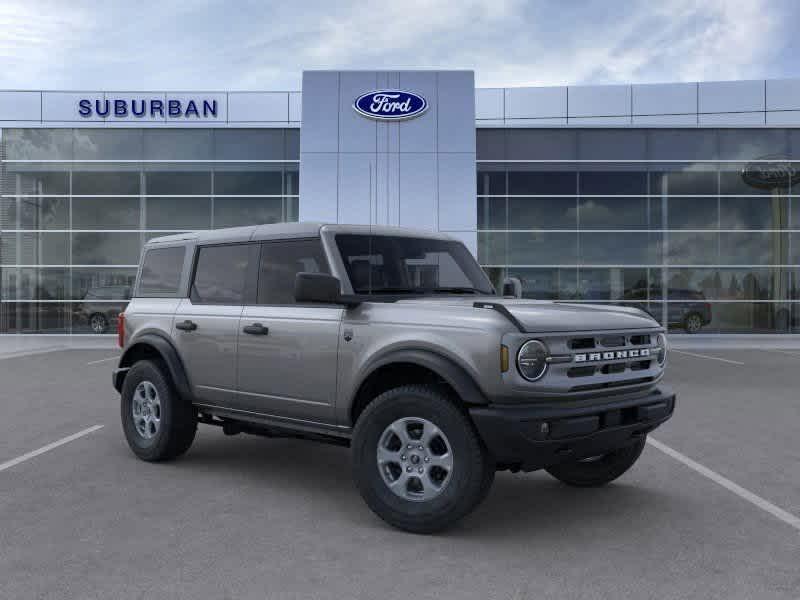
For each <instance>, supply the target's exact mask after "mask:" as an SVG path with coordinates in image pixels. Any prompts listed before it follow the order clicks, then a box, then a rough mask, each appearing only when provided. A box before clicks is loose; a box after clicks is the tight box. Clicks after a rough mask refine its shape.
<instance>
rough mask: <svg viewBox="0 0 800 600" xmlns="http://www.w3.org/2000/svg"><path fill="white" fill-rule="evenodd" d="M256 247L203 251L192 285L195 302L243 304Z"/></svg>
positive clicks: (248, 245)
mask: <svg viewBox="0 0 800 600" xmlns="http://www.w3.org/2000/svg"><path fill="white" fill-rule="evenodd" d="M251 246H252V244H233V245H229V246H208V247H205V248H200V252H199V254H198V257H197V267H196V270H195V275H194V282H193V284H192V294H191V298H192V302H194V303H202V304H234V305H235V304H241V303H242V299H243V297H244V283H245V275H246V273H247V265H248V257H249V254H250V248H251Z"/></svg>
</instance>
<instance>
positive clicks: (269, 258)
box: [237, 238, 343, 424]
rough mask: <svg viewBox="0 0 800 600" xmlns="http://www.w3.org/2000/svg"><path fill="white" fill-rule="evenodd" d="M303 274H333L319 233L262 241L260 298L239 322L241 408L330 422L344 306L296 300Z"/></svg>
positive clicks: (247, 306) (317, 421)
mask: <svg viewBox="0 0 800 600" xmlns="http://www.w3.org/2000/svg"><path fill="white" fill-rule="evenodd" d="M300 272H311V273H320V272H324V273H327V272H329V271H328V264H327V260H326V259H325V254H324V252H323V250H322V243H321V241H320V240H319V238H315V239H300V240H281V241H276V242H264V243H263V244H262V246H261V257H260V266H259V275H258V294H257V300H256V303H255V304H251V305H246V306H245V307H244V310H243V311H242V316H241V319H240V326H239V344H238V348H239V350H238V399H237V407H238V408H240V409H241V410H247V411H250V412H255V413H260V414H264V415H270V416H273V417H278V418H280V419H286V420H289V421H292V422H299V421H305V422H313V423H325V424H332V423H334V422H335V417H334V406H335V400H336V369H337V358H338V357H337V353H338V346H339V328H340V324H341V320H342V314H343V308H342V307H341V306H338V305H298V304H296V303H295V300H294V281H295V276H296V275H297V273H300Z"/></svg>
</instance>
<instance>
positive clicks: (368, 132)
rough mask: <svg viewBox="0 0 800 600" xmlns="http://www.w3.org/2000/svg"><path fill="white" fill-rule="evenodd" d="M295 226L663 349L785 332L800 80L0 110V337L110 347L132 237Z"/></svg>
mask: <svg viewBox="0 0 800 600" xmlns="http://www.w3.org/2000/svg"><path fill="white" fill-rule="evenodd" d="M298 220H300V221H310V220H313V221H324V222H338V223H363V224H379V225H400V226H407V227H415V228H423V229H432V230H437V231H443V232H446V233H448V234H449V235H451V236H453V237H455V238H458V239H460V240H462V241H463V242H464V243H465V244H466V245H467V246H468V247H469V248H470V250H471V251H472V252H473V253H475V255H476V256H477V258H478V260H479V261H480V263H481V265H482V266H483V267H484V269H485V270H486V272H487V273H488V274H489V276H490V278H491V279H492V281H493V282H494V283H495V285H496V286H498V287H499V286H500V284H501V283H502V281H504V280H505V279H506V278H508V277H514V278H517V279H518V280H519V282H520V283H521V288H522V293H523V295H524V296H525V297H528V298H536V299H548V300H563V301H575V302H600V303H616V304H629V305H634V306H639V307H641V308H644V309H646V310H648V311H649V312H650V313H651V314H653V315H654V316H655V317H656V318H657V319H659V320H660V321H661V322H662V323H664V324H668V325H669V326H670V327H671V328H673V329H674V330H675V331H676V332H683V331H690V332H695V333H696V332H699V333H702V334H729V333H770V334H787V333H800V270H799V269H798V263H799V262H800V79H798V80H768V81H763V80H760V81H727V82H707V83H705V82H701V83H676V84H655V85H604V86H569V87H525V88H491V89H488V88H478V89H476V88H475V83H474V74H473V72H471V71H307V72H305V73H303V83H302V90H300V91H289V92H286V91H264V92H225V91H221V92H220V91H217V92H205V91H198V92H163V91H144V92H139V91H137V92H131V91H98V90H94V91H15V90H13V91H12V90H8V91H0V275H1V279H0V334H42V333H45V334H73V335H97V334H103V333H111V331H112V329H113V315H114V314H116V313H117V312H119V311H120V310H122V309H123V308H124V306H125V302H126V300H127V298H128V297H129V295H130V290H131V286H132V282H133V280H134V278H135V275H136V268H137V263H138V260H139V253H140V250H141V248H142V245H143V244H144V243H145V242H146V241H147V240H148V239H149V238H152V237H155V236H160V235H165V234H170V233H175V232H181V231H187V230H197V229H211V228H221V227H231V226H237V225H245V224H255V223H277V222H282V221H298Z"/></svg>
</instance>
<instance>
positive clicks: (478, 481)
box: [351, 385, 496, 533]
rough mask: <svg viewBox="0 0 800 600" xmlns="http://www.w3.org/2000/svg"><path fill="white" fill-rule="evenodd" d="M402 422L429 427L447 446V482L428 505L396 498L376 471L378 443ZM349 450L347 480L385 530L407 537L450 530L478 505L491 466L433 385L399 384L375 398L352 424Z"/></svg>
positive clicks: (459, 412)
mask: <svg viewBox="0 0 800 600" xmlns="http://www.w3.org/2000/svg"><path fill="white" fill-rule="evenodd" d="M404 418H419V419H425V420H427V421H429V422H431V423H432V424H433V425H435V426H436V427H437V428H438V429H439V430H440V431H441V432H442V433H444V434H445V436H446V437H447V440H448V443H449V444H450V446H452V450H451V451H452V457H453V467H452V472H451V478H450V479H449V480H448V483H447V485H446V486H445V487H443V488H442V490H441V492H439V495H438V496H436V497H434V498H432V499H429V500H424V501H415V500H407V499H405V498H402V497H400V496H398V495H397V494H395V492H393V491H392V490H391V489H390V488H389V486H388V484H387V483H386V482H385V480H384V476H383V475H382V474H381V472H380V471H379V469H380V467H379V463H378V458H377V451H378V444H379V443H380V440H381V438H382V436H383V435H384V433H385V430H386V428H387V427H388V426H389V425H391V424H392V423H394V422H396V421H397V420H398V419H404ZM351 447H352V456H353V463H352V464H353V477H354V479H355V483H356V486H357V487H358V490H359V492H360V493H361V496H362V497H363V498H364V501H365V502H366V503H367V505H368V506H369V507H370V508H371V509H372V511H373V512H375V514H377V515H378V516H379V517H380V518H381V519H383V520H384V521H386V522H387V523H389V524H390V525H393V526H395V527H398V528H399V529H403V530H405V531H410V532H413V533H434V532H436V531H441V530H443V529H445V528H447V527H449V526H451V525H453V524H454V523H455V522H456V521H458V520H459V519H461V518H463V517H464V516H466V515H467V514H468V513H470V512H471V511H472V510H473V509H475V508H476V507H477V506H478V504H480V502H481V501H482V500H483V499H484V498H485V497H486V495H487V494H488V492H489V489H490V488H491V485H492V482H493V481H494V474H495V470H496V469H495V464H494V462H493V460H492V459H491V457H490V456H489V454H488V452H487V451H486V448H485V446H484V444H483V441H482V440H481V439H480V437H479V436H478V433H477V432H476V430H475V428H474V426H473V424H472V422H471V421H470V419H469V416H468V415H467V414H466V412H465V411H464V410H463V409H462V408H461V407H459V406H457V405H456V403H455V402H453V401H452V400H450V399H449V398H448V397H447V396H446V395H445V394H444V393H442V392H441V391H440V390H439V389H437V387H436V386H434V385H405V386H402V387H398V388H394V389H391V390H389V391H387V392H384V393H383V394H381V395H380V396H378V397H377V398H375V399H374V400H373V401H372V402H371V403H370V404H369V405H367V407H366V409H365V410H364V411H363V412H362V413H361V415H360V416H359V418H358V421H357V422H356V426H355V429H354V431H353V438H352V444H351Z"/></svg>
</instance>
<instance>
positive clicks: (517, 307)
mask: <svg viewBox="0 0 800 600" xmlns="http://www.w3.org/2000/svg"><path fill="white" fill-rule="evenodd" d="M400 302H401V303H404V304H405V303H419V304H435V305H439V306H441V307H442V309H443V310H448V307H450V308H454V307H456V306H458V307H460V308H466V307H472V306H473V305H474V304H476V303H478V304H481V305H488V304H494V305H499V306H500V307H504V308H505V309H507V310H508V312H509V313H510V314H511V315H512V317H513V318H514V319H516V320H517V321H518V322H519V324H520V325H521V326H522V328H523V329H524V331H525V332H528V333H551V332H570V331H592V330H613V329H620V330H621V329H652V328H653V327H659V324H658V323H657V322H656V321H655V320H654V319H653V318H652V317H651V316H650V315H648V314H647V313H646V312H644V311H642V310H640V309H638V308H633V307H628V306H610V305H605V304H578V303H573V304H570V303H568V302H550V301H545V300H524V299H516V298H502V297H498V296H468V297H465V296H458V297H452V296H451V297H441V298H440V297H434V298H431V297H426V298H413V299H412V298H409V299H408V300H401V301H400ZM475 310H481V309H480V308H476V309H475ZM483 310H486V309H485V308H484V309H483ZM501 310H502V309H501Z"/></svg>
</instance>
